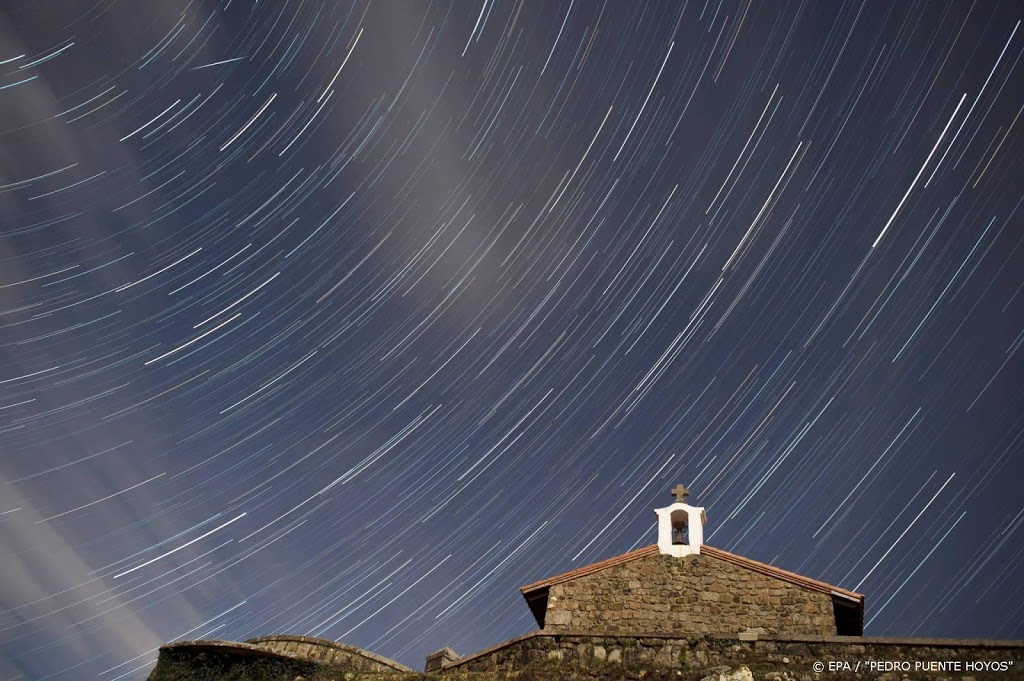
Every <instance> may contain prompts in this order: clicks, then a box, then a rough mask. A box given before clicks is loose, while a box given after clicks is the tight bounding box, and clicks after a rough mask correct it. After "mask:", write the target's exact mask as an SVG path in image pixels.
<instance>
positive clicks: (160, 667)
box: [148, 641, 323, 681]
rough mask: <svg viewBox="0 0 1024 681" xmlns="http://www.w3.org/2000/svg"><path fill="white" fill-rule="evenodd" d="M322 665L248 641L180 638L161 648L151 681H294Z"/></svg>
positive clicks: (317, 669)
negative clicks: (180, 639)
mask: <svg viewBox="0 0 1024 681" xmlns="http://www.w3.org/2000/svg"><path fill="white" fill-rule="evenodd" d="M322 668H323V666H322V665H321V664H318V663H316V662H313V661H311V660H305V659H302V658H300V657H298V656H295V655H291V654H288V655H285V654H281V653H277V652H274V651H272V650H267V649H266V648H261V647H260V646H257V645H252V644H249V643H234V642H231V641H181V642H179V643H171V644H169V645H165V646H162V647H161V648H160V657H159V658H158V659H157V664H156V667H154V668H153V671H152V672H150V675H149V678H148V681H243V680H244V681H284V680H285V679H287V680H288V681H292V679H295V678H312V677H314V676H315V675H316V673H317V672H318V671H319V670H321V669H322Z"/></svg>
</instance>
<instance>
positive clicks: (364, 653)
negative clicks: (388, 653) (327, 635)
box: [245, 634, 415, 672]
mask: <svg viewBox="0 0 1024 681" xmlns="http://www.w3.org/2000/svg"><path fill="white" fill-rule="evenodd" d="M281 641H284V642H290V641H295V642H297V643H309V644H312V645H317V646H322V647H324V648H333V649H335V650H341V651H344V652H346V653H351V654H353V655H359V656H361V657H365V658H367V659H369V660H372V661H373V662H377V663H378V664H382V665H385V666H387V667H391V668H392V669H394V670H395V671H400V672H412V671H415V670H413V669H411V668H409V667H406V666H405V665H404V664H402V663H401V662H395V661H394V660H392V659H390V658H387V657H384V656H383V655H378V654H377V653H374V652H372V651H369V650H365V649H363V648H359V647H358V646H353V645H349V644H348V643H342V642H340V641H329V640H327V639H323V638H315V637H313V636H298V635H295V634H277V635H274V636H257V637H256V638H250V639H247V640H246V641H245V643H247V644H252V645H255V646H257V647H258V646H259V644H261V643H275V642H281ZM264 650H266V649H265V648H264ZM275 652H276V651H275ZM286 654H288V653H286ZM301 659H306V658H304V657H303V658H301Z"/></svg>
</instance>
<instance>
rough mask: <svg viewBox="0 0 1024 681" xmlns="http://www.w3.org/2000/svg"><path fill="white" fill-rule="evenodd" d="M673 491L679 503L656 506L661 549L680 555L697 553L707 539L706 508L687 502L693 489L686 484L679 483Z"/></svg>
mask: <svg viewBox="0 0 1024 681" xmlns="http://www.w3.org/2000/svg"><path fill="white" fill-rule="evenodd" d="M672 494H673V495H674V496H675V498H676V501H675V503H673V504H672V505H670V506H666V507H665V508H656V509H654V513H655V514H656V515H657V516H658V553H661V554H662V555H665V556H675V557H676V558H682V557H683V556H691V555H697V554H699V553H700V546H701V544H703V543H704V524H705V523H706V522H707V516H706V515H705V513H704V509H703V508H700V507H695V506H690V505H689V504H687V503H686V497H687V496H689V494H690V490H688V489H686V487H684V486H683V485H676V486H675V487H674V488H673V489H672Z"/></svg>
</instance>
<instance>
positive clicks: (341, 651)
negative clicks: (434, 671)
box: [246, 634, 412, 672]
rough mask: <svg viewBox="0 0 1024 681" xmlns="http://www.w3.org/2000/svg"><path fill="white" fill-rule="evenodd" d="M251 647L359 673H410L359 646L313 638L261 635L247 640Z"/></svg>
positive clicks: (404, 667) (391, 661)
mask: <svg viewBox="0 0 1024 681" xmlns="http://www.w3.org/2000/svg"><path fill="white" fill-rule="evenodd" d="M246 643H248V644H252V645H257V646H259V647H260V648H264V649H266V650H271V651H274V652H278V653H285V654H290V655H294V656H296V657H300V658H302V659H305V660H312V661H313V662H319V663H321V664H330V665H335V666H340V667H344V668H345V669H346V670H349V671H358V672H396V671H397V672H411V671H412V669H409V668H408V667H406V666H405V665H404V664H399V663H398V662H395V661H394V660H389V659H388V658H386V657H384V656H383V655H378V654H377V653H371V652H370V651H369V650H363V649H362V648H357V647H356V646H350V645H348V644H345V643H339V642H337V641H328V640H325V639H322V638H313V637H312V636H291V635H284V634H283V635H278V636H260V637H258V638H251V639H249V640H248V641H246Z"/></svg>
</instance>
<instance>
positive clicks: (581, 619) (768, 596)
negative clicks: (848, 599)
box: [544, 554, 836, 636]
mask: <svg viewBox="0 0 1024 681" xmlns="http://www.w3.org/2000/svg"><path fill="white" fill-rule="evenodd" d="M544 628H545V630H552V631H570V630H572V631H580V630H588V629H589V630H601V631H611V632H623V633H625V632H629V633H654V634H669V633H672V634H694V635H702V634H717V633H721V634H737V633H739V632H740V631H743V630H745V629H748V628H749V629H757V630H758V631H762V632H765V633H783V632H784V633H787V634H815V635H824V636H827V635H835V633H836V624H835V616H834V614H833V611H832V599H831V597H830V596H829V595H827V594H824V593H821V592H818V591H812V590H809V589H805V588H803V587H800V586H797V585H795V584H791V583H789V582H784V581H782V580H779V579H776V578H774V577H769V576H767V575H763V574H760V573H758V572H753V571H750V570H745V569H743V568H741V567H738V566H736V565H733V564H731V563H727V562H725V561H722V560H719V559H717V558H712V557H711V556H707V555H704V554H700V555H696V556H687V557H685V558H673V557H671V556H663V555H651V556H646V557H644V558H641V559H638V560H634V561H630V562H628V563H623V564H621V565H617V566H614V567H609V568H607V569H604V570H600V571H598V572H594V573H592V574H589V575H584V576H582V577H578V578H576V579H573V580H571V581H568V582H562V583H561V584H554V585H552V586H551V587H550V590H549V592H548V605H547V613H546V615H545V618H544Z"/></svg>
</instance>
